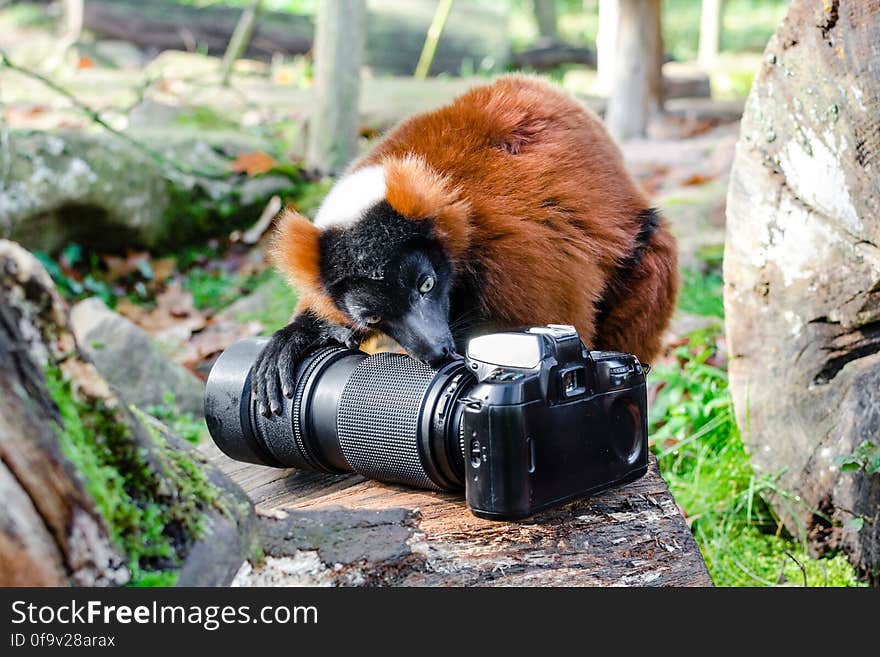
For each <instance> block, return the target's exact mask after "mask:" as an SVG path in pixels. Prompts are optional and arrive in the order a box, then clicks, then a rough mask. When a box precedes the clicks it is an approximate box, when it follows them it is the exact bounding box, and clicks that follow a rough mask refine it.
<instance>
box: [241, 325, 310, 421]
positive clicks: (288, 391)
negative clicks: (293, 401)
mask: <svg viewBox="0 0 880 657" xmlns="http://www.w3.org/2000/svg"><path fill="white" fill-rule="evenodd" d="M298 338H299V336H298V335H297V332H296V329H294V328H293V327H291V326H287V327H285V328H283V329H281V330H279V331H276V332H275V333H274V334H273V335H272V337H271V339H270V340H269V342H268V343H266V346H265V347H263V350H262V351H261V352H260V355H259V356H257V360H256V361H255V362H254V366H253V368H252V370H251V371H252V374H251V390H252V394H253V398H254V400H255V401H256V402H257V411H258V412H259V413H260V415H262V416H263V417H269V415H270V413H274V414H275V415H281V414H282V412H283V410H284V405H283V403H282V402H283V400H282V398H281V395H284V396H285V397H292V396H293V391H294V390H295V389H296V381H295V380H294V374H295V368H296V363H297V361H298V360H299V359H300V357H301V356H302V355H303V354H302V348H301V344H302V341H301V340H300V339H298Z"/></svg>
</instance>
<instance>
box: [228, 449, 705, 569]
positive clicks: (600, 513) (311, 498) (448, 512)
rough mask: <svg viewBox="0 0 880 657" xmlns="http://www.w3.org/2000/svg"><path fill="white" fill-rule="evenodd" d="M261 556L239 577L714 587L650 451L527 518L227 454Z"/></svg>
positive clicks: (456, 500)
mask: <svg viewBox="0 0 880 657" xmlns="http://www.w3.org/2000/svg"><path fill="white" fill-rule="evenodd" d="M213 451H215V454H214V456H212V457H211V461H213V462H214V463H216V464H217V465H218V466H220V467H223V468H224V469H225V471H226V472H227V474H229V476H230V477H231V478H232V479H233V480H234V481H236V482H238V483H239V484H240V485H241V486H242V487H243V488H244V489H245V490H247V491H248V494H249V495H250V496H251V499H253V500H254V502H255V503H256V505H257V513H258V514H259V515H261V516H262V518H261V535H262V537H263V538H262V541H261V542H262V545H263V551H264V553H265V555H266V559H265V560H264V561H263V562H262V563H260V564H256V565H255V564H252V563H248V564H246V565H245V566H244V567H243V568H242V570H241V571H240V572H239V574H238V576H237V577H236V579H235V584H237V585H240V586H260V585H291V584H293V585H310V586H315V585H330V586H362V585H368V586H369V585H392V586H711V584H712V581H711V579H710V578H709V574H708V572H707V570H706V566H705V564H704V563H703V559H702V556H701V555H700V551H699V549H698V548H697V545H696V543H695V541H694V539H693V536H692V535H691V533H690V530H689V529H688V527H687V524H686V523H685V520H684V518H683V517H682V515H681V512H680V511H679V509H678V507H677V506H676V504H675V501H674V500H673V499H672V496H671V495H670V493H669V490H668V489H667V487H666V483H665V482H664V481H663V479H662V478H661V477H660V473H659V471H658V470H657V463H656V461H655V460H654V459H653V457H652V460H651V465H650V467H649V470H648V473H647V474H646V475H645V476H644V477H643V478H642V479H640V480H638V481H636V482H633V483H631V484H628V485H626V486H623V487H620V488H617V489H614V490H610V491H606V492H604V493H602V494H600V495H597V496H595V497H594V498H592V499H590V500H582V501H579V502H575V503H572V504H567V505H565V506H562V507H560V508H557V509H553V510H551V511H547V512H544V513H541V514H538V515H536V516H534V517H532V518H529V519H528V520H526V521H522V522H493V521H490V520H482V519H480V518H477V517H476V516H474V515H472V514H471V512H470V511H468V509H467V506H466V505H465V503H464V500H463V499H462V498H461V497H460V496H455V495H450V494H445V493H431V492H427V491H422V490H416V489H412V488H402V487H399V486H391V485H387V484H381V483H377V482H373V481H366V480H364V479H363V478H362V477H360V476H358V475H342V476H332V475H323V474H317V473H313V472H305V471H294V470H277V469H273V468H264V467H260V466H255V465H249V464H244V463H234V462H232V461H230V460H229V459H228V458H226V457H225V456H223V455H222V454H220V453H219V452H216V450H213Z"/></svg>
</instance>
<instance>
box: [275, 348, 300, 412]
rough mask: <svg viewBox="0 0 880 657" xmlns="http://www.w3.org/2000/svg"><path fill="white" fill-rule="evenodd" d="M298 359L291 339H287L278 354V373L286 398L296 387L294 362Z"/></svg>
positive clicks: (296, 350) (289, 396)
mask: <svg viewBox="0 0 880 657" xmlns="http://www.w3.org/2000/svg"><path fill="white" fill-rule="evenodd" d="M297 360H299V350H298V349H297V348H296V344H295V343H294V342H293V341H292V340H288V341H287V342H286V343H285V344H284V345H283V346H282V347H281V350H280V353H279V354H278V375H279V377H281V391H282V392H283V393H284V396H285V397H287V398H288V399H289V398H291V397H293V391H294V389H295V388H296V386H295V383H296V381H294V375H295V371H294V370H295V369H296V362H297Z"/></svg>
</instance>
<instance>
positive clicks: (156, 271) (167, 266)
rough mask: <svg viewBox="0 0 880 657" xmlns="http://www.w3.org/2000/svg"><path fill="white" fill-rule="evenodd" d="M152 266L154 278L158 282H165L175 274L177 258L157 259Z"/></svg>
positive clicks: (152, 262)
mask: <svg viewBox="0 0 880 657" xmlns="http://www.w3.org/2000/svg"><path fill="white" fill-rule="evenodd" d="M150 264H151V265H152V267H153V278H154V279H155V280H157V281H164V280H166V279H169V278H171V276H172V274H174V270H175V269H176V267H177V258H156V259H155V260H152V261H151V263H150Z"/></svg>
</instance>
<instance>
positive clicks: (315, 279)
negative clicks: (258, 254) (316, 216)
mask: <svg viewBox="0 0 880 657" xmlns="http://www.w3.org/2000/svg"><path fill="white" fill-rule="evenodd" d="M320 237H321V230H320V229H319V228H318V227H317V226H315V225H314V224H313V223H312V222H311V221H309V220H308V219H306V218H305V217H304V216H302V215H301V214H299V213H298V212H295V211H294V210H292V209H290V208H287V209H285V210H283V211H282V212H281V215H280V216H279V218H278V227H277V228H276V230H275V236H274V238H273V240H272V246H271V247H270V249H269V255H270V257H271V259H272V262H273V264H274V265H275V266H276V267H277V268H278V269H279V270H280V271H281V272H283V273H284V275H285V276H286V277H287V279H288V280H289V281H290V283H291V285H293V286H294V287H295V288H296V290H297V292H298V293H299V296H300V301H299V304H298V306H297V307H298V308H305V307H307V308H309V309H311V310H312V311H313V312H315V313H316V314H318V315H320V316H322V317H325V318H326V319H329V320H331V321H333V322H336V323H337V324H343V325H345V324H348V323H349V320H348V318H347V317H345V315H344V314H343V313H342V312H341V311H340V310H339V308H337V307H336V304H334V303H333V300H332V299H331V298H330V296H329V295H328V294H327V293H326V291H325V290H324V285H323V283H322V282H321V264H320V263H321V261H320V258H321V249H320V244H319V238H320Z"/></svg>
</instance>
